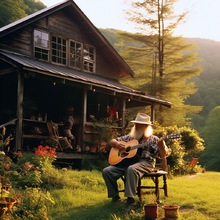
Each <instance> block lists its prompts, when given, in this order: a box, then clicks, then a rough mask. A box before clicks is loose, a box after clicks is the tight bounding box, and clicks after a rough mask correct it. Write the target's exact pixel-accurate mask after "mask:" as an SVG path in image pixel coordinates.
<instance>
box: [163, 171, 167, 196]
mask: <svg viewBox="0 0 220 220" xmlns="http://www.w3.org/2000/svg"><path fill="white" fill-rule="evenodd" d="M163 189H164V195H165V196H166V197H168V190H167V176H166V175H163Z"/></svg>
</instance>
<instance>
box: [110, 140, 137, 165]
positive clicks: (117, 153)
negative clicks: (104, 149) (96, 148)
mask: <svg viewBox="0 0 220 220" xmlns="http://www.w3.org/2000/svg"><path fill="white" fill-rule="evenodd" d="M120 143H122V144H123V145H124V146H125V149H124V150H120V149H118V148H116V147H112V148H111V150H110V153H109V158H108V162H109V164H111V165H115V164H118V163H120V162H121V161H122V160H124V159H125V158H132V157H134V156H135V155H136V153H137V150H138V149H137V148H136V149H134V150H131V151H129V152H126V149H127V148H128V147H132V146H136V145H138V141H137V140H136V139H134V140H131V141H129V142H124V141H121V142H120Z"/></svg>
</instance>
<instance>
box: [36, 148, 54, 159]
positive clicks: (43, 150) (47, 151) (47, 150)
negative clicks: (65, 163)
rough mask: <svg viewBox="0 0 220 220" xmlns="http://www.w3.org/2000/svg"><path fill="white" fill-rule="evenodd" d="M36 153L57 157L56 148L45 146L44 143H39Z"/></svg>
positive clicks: (42, 155)
mask: <svg viewBox="0 0 220 220" xmlns="http://www.w3.org/2000/svg"><path fill="white" fill-rule="evenodd" d="M35 154H36V155H38V156H41V157H47V156H49V157H56V151H55V149H53V148H51V147H49V146H45V147H43V146H42V145H39V146H38V148H37V150H36V151H35Z"/></svg>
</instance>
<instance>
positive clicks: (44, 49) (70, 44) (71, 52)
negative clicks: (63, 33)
mask: <svg viewBox="0 0 220 220" xmlns="http://www.w3.org/2000/svg"><path fill="white" fill-rule="evenodd" d="M34 54H35V57H36V58H37V59H40V60H46V61H51V62H53V63H57V64H61V65H68V66H70V67H73V68H74V69H78V70H81V71H85V72H90V73H94V72H95V48H94V47H92V46H89V45H85V44H83V43H80V42H77V41H73V40H70V39H68V40H67V39H65V38H63V37H60V36H59V37H58V36H55V35H52V37H51V38H50V37H49V34H48V33H46V32H44V31H42V30H34ZM49 56H51V58H50V57H49Z"/></svg>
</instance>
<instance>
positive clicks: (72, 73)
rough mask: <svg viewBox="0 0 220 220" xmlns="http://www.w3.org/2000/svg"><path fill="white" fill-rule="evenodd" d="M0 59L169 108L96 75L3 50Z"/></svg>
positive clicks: (37, 72)
mask: <svg viewBox="0 0 220 220" xmlns="http://www.w3.org/2000/svg"><path fill="white" fill-rule="evenodd" d="M0 57H1V59H2V60H4V62H7V63H9V64H10V65H12V66H14V67H16V68H17V67H19V68H22V69H23V70H26V71H31V72H35V73H36V74H43V75H47V76H50V77H54V78H57V79H62V80H64V81H65V80H67V81H72V82H76V83H80V84H84V85H88V86H90V87H91V86H95V87H99V88H103V89H107V90H109V91H112V92H115V93H118V94H124V95H128V96H132V98H134V99H136V100H137V101H139V102H143V103H148V104H150V103H152V102H154V103H157V104H161V105H164V106H166V107H171V103H170V102H167V101H164V100H162V99H158V98H155V97H152V96H146V95H145V94H144V93H142V92H140V91H137V90H134V89H132V88H130V87H127V86H124V85H122V84H121V83H119V82H118V81H116V80H113V79H111V78H107V77H103V76H100V75H97V74H91V73H85V72H80V71H77V70H74V69H71V68H67V67H64V66H57V65H54V64H51V63H47V62H43V61H40V60H35V59H32V58H30V57H27V56H24V55H21V54H18V53H12V52H8V51H4V50H0Z"/></svg>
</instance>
